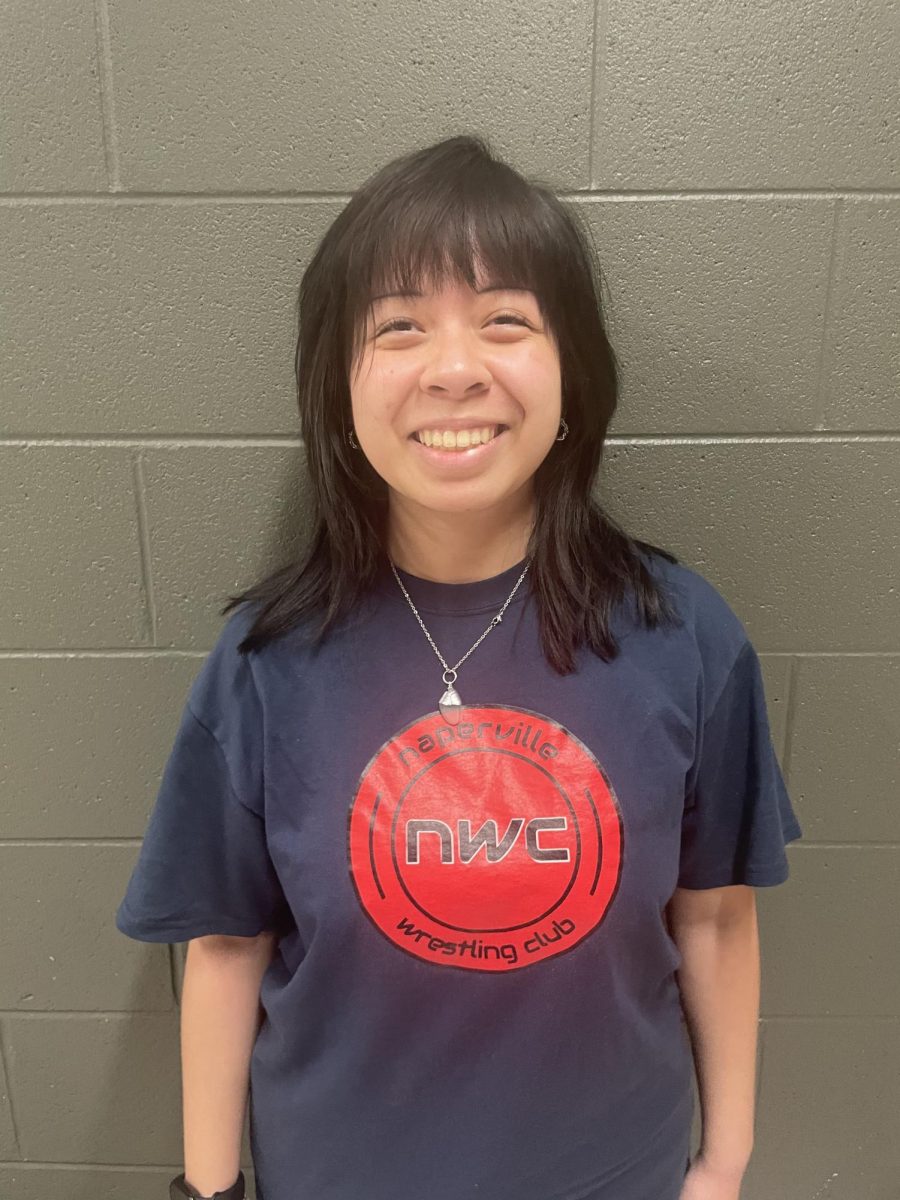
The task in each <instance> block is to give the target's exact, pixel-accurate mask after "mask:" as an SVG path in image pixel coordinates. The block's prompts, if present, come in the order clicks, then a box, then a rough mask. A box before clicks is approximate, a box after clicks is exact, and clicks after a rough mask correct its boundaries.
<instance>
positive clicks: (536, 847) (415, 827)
mask: <svg viewBox="0 0 900 1200" xmlns="http://www.w3.org/2000/svg"><path fill="white" fill-rule="evenodd" d="M348 858H349V865H350V877H351V879H352V881H353V886H354V887H355V889H356V893H357V895H358V897H359V901H360V903H361V905H362V907H363V910H364V911H365V913H366V914H367V916H368V917H369V918H370V919H371V921H372V922H373V924H374V925H375V926H376V927H377V928H378V929H379V930H380V931H381V933H382V934H384V936H385V937H386V938H388V939H389V940H390V941H391V942H393V943H394V945H395V946H398V947H399V948H400V949H401V950H405V951H406V952H407V954H412V955H414V956H415V957H416V958H421V959H424V960H425V961H426V962H430V963H435V964H436V965H438V966H449V967H461V968H463V969H466V970H472V971H511V970H517V969H519V968H521V967H526V966H530V965H531V964H532V963H536V962H541V961H542V960H544V959H547V958H553V957H554V956H555V955H557V954H564V953H565V952H566V951H567V950H571V949H572V948H573V947H574V946H577V945H578V943H579V942H580V941H582V940H583V939H584V938H585V937H587V935H588V934H589V933H590V932H591V931H592V930H593V929H595V928H596V926H597V925H598V924H599V923H600V921H601V920H602V919H603V915H604V913H605V912H606V910H607V908H608V907H609V904H610V902H611V900H612V898H613V896H614V895H615V893H616V890H617V888H618V885H619V876H620V865H621V861H622V820H621V815H620V812H619V806H618V801H617V800H616V796H615V793H614V792H613V789H612V787H611V785H610V783H609V780H608V779H607V778H606V775H605V774H604V772H603V768H602V767H601V766H600V764H599V763H598V762H597V760H596V758H594V756H593V754H591V752H590V750H588V748H587V747H586V746H585V745H584V743H583V742H581V741H579V739H578V738H577V737H575V736H574V734H572V733H570V732H569V731H568V730H567V729H564V728H563V727H562V726H561V725H559V724H557V723H556V722H555V721H552V720H551V719H550V718H549V717H546V716H544V715H543V714H542V713H537V712H533V711H532V710H531V709H527V708H514V707H511V706H508V705H486V706H483V707H476V706H469V705H466V707H465V708H464V709H463V713H462V719H461V720H460V723H459V724H458V725H448V724H447V723H446V722H445V721H444V719H443V717H442V716H441V715H440V713H429V714H428V715H427V716H425V717H421V718H419V719H418V720H416V721H413V722H412V723H411V724H410V725H408V726H407V727H406V728H405V729H402V730H401V731H400V732H399V733H397V734H396V735H395V736H394V737H392V738H391V739H390V740H389V741H387V742H385V744H384V745H383V746H382V747H381V748H380V749H379V750H378V752H377V753H376V754H375V755H374V756H373V757H372V759H371V760H370V761H369V763H368V765H367V766H366V768H365V770H364V771H363V773H362V776H361V778H360V781H359V786H358V788H357V790H356V795H355V796H354V798H353V801H352V803H351V805H350V813H349V821H348Z"/></svg>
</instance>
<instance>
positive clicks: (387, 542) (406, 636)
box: [116, 137, 801, 1200]
mask: <svg viewBox="0 0 900 1200" xmlns="http://www.w3.org/2000/svg"><path fill="white" fill-rule="evenodd" d="M599 283H600V273H599V269H598V267H597V264H596V261H595V256H594V252H593V246H592V243H591V241H590V238H589V235H588V233H587V230H586V228H585V227H583V226H582V225H581V224H580V222H579V220H578V218H577V217H576V215H575V211H574V210H570V209H569V208H568V207H567V206H565V205H564V204H562V203H561V202H560V201H559V200H558V199H556V198H555V197H554V195H553V193H552V191H551V189H550V188H549V187H545V186H542V185H539V184H535V183H533V182H528V181H526V180H525V179H523V178H522V177H521V176H520V175H519V174H518V173H516V172H515V171H514V170H512V169H511V168H510V167H509V166H508V165H506V164H504V163H503V162H501V161H499V160H498V159H497V158H496V157H495V156H494V155H492V154H491V153H490V151H489V149H488V147H487V146H486V144H485V143H484V142H483V141H482V140H481V139H479V138H475V137H456V138H451V139H449V140H447V141H444V142H441V143H439V144H438V145H435V146H432V147H429V148H426V149H424V150H422V151H420V152H417V153H413V154H410V155H408V156H406V157H403V158H400V159H398V160H396V161H394V162H391V163H389V164H388V165H387V166H386V167H384V169H382V170H381V171H379V172H378V173H377V174H376V175H375V176H374V177H373V178H372V179H370V180H369V181H368V182H367V183H366V184H365V185H364V186H363V187H362V188H361V189H360V190H359V191H358V192H357V193H356V194H355V195H354V196H353V197H352V199H351V201H350V203H349V204H348V205H347V206H346V207H345V209H344V210H343V211H342V212H341V214H340V216H339V217H338V218H337V220H336V221H335V222H334V224H333V225H332V226H331V228H330V229H329V230H328V232H327V233H326V235H325V237H324V239H323V240H322V242H321V244H320V245H319V247H318V249H317V251H316V253H315V255H314V256H313V259H312V261H311V263H310V265H309V267H308V269H307V271H306V273H305V275H304V278H303V282H302V286H301V289H300V323H299V330H300V332H299V342H298V353H297V379H298V385H299V404H300V417H301V427H302V436H303V443H304V447H305V455H306V467H307V470H308V479H309V486H310V492H311V498H312V504H313V518H314V527H313V530H312V535H311V537H310V539H309V543H308V545H307V547H306V551H305V554H304V556H303V558H302V561H299V562H296V563H291V564H290V565H288V566H286V567H284V568H283V569H281V570H279V571H277V572H276V573H275V574H273V575H271V576H270V577H269V578H267V579H265V580H263V581H262V582H260V583H258V584H257V585H256V586H255V587H253V588H251V589H250V590H249V591H247V592H245V593H243V594H242V595H240V596H237V597H234V598H232V599H231V602H230V603H229V604H228V605H227V606H226V607H225V609H224V610H223V611H224V613H229V612H231V615H230V617H229V619H228V620H227V622H226V623H225V625H224V627H223V629H222V631H221V633H220V635H219V637H218V639H217V642H216V644H215V646H214V648H213V650H212V652H211V654H210V655H209V657H208V658H207V659H206V661H205V663H204V665H203V667H202V669H201V671H200V672H199V674H198V676H197V677H196V679H195V681H194V683H193V685H192V687H191V690H190V694H189V696H188V699H187V703H186V705H185V708H184V711H183V713H182V718H181V724H180V728H179V730H178V734H177V738H176V741H175V745H174V747H173V749H172V753H171V757H170V759H169V761H168V764H167V766H166V770H165V773H164V776H163V780H162V785H161V789H160V792H159V796H158V798H157V801H156V806H155V808H154V810H153V813H152V815H151V818H150V821H149V824H148V827H147V831H146V835H145V838H144V842H143V845H142V848H141V853H140V856H139V859H138V862H137V865H136V867H135V870H134V873H133V875H132V878H131V880H130V882H129V885H128V890H127V893H126V894H125V896H124V899H123V901H122V903H121V905H120V907H119V910H118V912H117V914H116V923H117V927H118V928H119V929H120V930H121V931H122V932H123V933H124V934H127V935H128V936H129V937H133V938H138V939H141V940H145V941H151V942H153V941H155V942H179V941H189V942H190V946H189V949H188V956H187V970H186V976H185V981H184V992H183V997H182V1006H181V1007H182V1012H181V1051H182V1071H183V1105H184V1128H185V1171H184V1173H183V1174H182V1175H180V1176H179V1177H178V1178H177V1179H176V1180H173V1181H172V1184H171V1191H170V1194H171V1196H173V1197H175V1196H181V1195H192V1196H208V1195H211V1194H213V1193H215V1194H216V1195H218V1196H224V1197H227V1200H233V1198H234V1197H240V1196H242V1195H243V1188H244V1176H243V1174H242V1173H241V1172H239V1169H238V1168H239V1155H240V1139H241V1132H242V1127H243V1121H244V1117H245V1112H246V1101H247V1091H248V1085H249V1099H250V1138H251V1150H252V1156H253V1163H254V1169H255V1177H256V1185H257V1195H258V1196H259V1197H260V1200H464V1198H471V1200H477V1198H482V1200H679V1198H680V1200H738V1195H739V1188H740V1181H741V1176H742V1174H743V1172H744V1169H745V1167H746V1164H747V1159H748V1158H749V1155H750V1151H751V1148H752V1137H753V1111H752V1110H753V1094H754V1068H755V1048H756V1026H757V1018H758V972H759V959H758V942H757V936H756V924H755V907H754V892H753V888H754V887H759V886H764V887H765V886H770V885H774V884H778V883H781V882H783V881H784V880H785V879H786V878H787V876H788V864H787V858H786V855H785V844H786V843H788V842H790V841H793V840H794V839H796V838H798V837H800V836H801V829H800V826H799V824H798V822H797V818H796V816H795V814H794V812H793V809H792V807H791V802H790V800H789V798H788V795H787V792H786V790H785V786H784V781H783V779H782V775H781V772H780V770H779V766H778V763H777V760H776V757H775V752H774V749H773V746H772V742H771V739H770V731H769V724H768V720H767V713H766V704H765V698H764V693H763V683H762V676H761V673H760V666H759V660H758V657H757V654H756V652H755V650H754V648H753V646H752V645H751V643H750V641H749V639H748V636H747V633H746V630H745V629H744V626H743V625H742V623H741V621H740V620H739V618H738V617H737V615H736V614H735V613H734V612H733V610H732V609H731V608H730V607H729V605H728V604H727V603H726V601H725V600H724V599H723V597H722V596H721V595H720V594H719V593H718V591H717V590H716V589H715V588H714V587H713V585H712V584H710V583H709V582H707V581H706V580H705V579H704V578H703V577H702V576H701V575H700V574H698V573H697V572H695V571H693V570H692V569H690V568H689V567H687V566H684V565H682V564H680V563H679V562H678V560H677V559H676V557H675V556H674V555H672V554H670V553H668V552H667V551H665V550H663V549H660V548H659V547H656V546H653V545H652V544H650V543H647V542H643V541H639V540H637V539H636V538H633V537H630V536H629V535H628V534H627V533H626V532H624V531H623V530H622V529H621V528H620V527H619V526H618V525H617V524H616V523H615V522H614V521H613V520H611V519H610V517H609V516H608V515H607V514H606V513H605V512H604V511H603V509H602V507H601V505H600V503H599V501H598V499H597V498H596V496H595V495H594V485H595V482H596V476H597V471H598V468H599V466H600V461H601V456H602V452H603V446H604V439H605V437H606V432H607V428H608V426H609V423H610V420H611V418H612V416H613V413H614V412H615V408H616V396H617V374H618V372H617V365H616V360H615V357H614V353H613V350H612V348H611V346H610V343H609V341H608V339H607V335H606V331H605V326H604V320H603V315H602V309H601V303H600V296H601V293H600V287H599ZM231 610H234V611H231ZM260 1018H261V1020H260ZM692 1051H693V1053H692ZM695 1065H696V1066H697V1069H698V1082H699V1088H700V1098H701V1103H702V1116H703V1138H702V1143H701V1146H700V1150H699V1153H698V1155H697V1156H696V1157H695V1159H694V1161H693V1163H691V1162H690V1159H689V1149H690V1133H691V1126H692V1119H693V1090H692V1087H693V1068H694V1066H695ZM217 1189H218V1190H217Z"/></svg>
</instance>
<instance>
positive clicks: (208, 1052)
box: [181, 933, 275, 1196]
mask: <svg viewBox="0 0 900 1200" xmlns="http://www.w3.org/2000/svg"><path fill="white" fill-rule="evenodd" d="M274 946H275V935H274V934H269V933H262V934H260V935H259V936H258V937H249V938H247V937H224V936H218V935H215V936H210V937H201V938H194V939H193V940H192V941H190V942H189V943H188V950H187V962H186V964H185V973H184V986H183V988H182V997H181V1075H182V1113H183V1124H184V1163H185V1167H184V1174H185V1177H186V1179H187V1181H188V1183H190V1184H193V1186H194V1187H195V1188H197V1189H198V1190H199V1191H200V1192H202V1193H203V1195H205V1196H210V1195H212V1194H213V1192H216V1191H222V1190H224V1189H225V1188H228V1187H230V1186H231V1185H232V1184H233V1183H234V1181H235V1180H236V1179H237V1177H238V1172H239V1171H240V1155H241V1137H242V1134H243V1128H244V1117H245V1114H246V1106H247V1096H248V1089H249V1083H250V1055H251V1052H252V1050H253V1043H254V1041H255V1040H256V1034H257V1032H258V1030H259V1023H260V1015H261V1014H260V1009H259V987H260V983H261V982H262V977H263V974H264V973H265V970H266V967H267V966H268V965H269V962H270V961H271V958H272V953H273V951H274Z"/></svg>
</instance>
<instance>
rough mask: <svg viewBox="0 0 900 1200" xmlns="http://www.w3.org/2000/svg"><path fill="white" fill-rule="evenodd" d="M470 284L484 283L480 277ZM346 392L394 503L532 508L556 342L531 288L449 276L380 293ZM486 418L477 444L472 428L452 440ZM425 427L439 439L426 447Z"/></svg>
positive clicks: (549, 418)
mask: <svg viewBox="0 0 900 1200" xmlns="http://www.w3.org/2000/svg"><path fill="white" fill-rule="evenodd" d="M501 282H502V281H501ZM477 283H478V287H479V288H486V286H487V283H486V281H485V280H484V278H483V277H481V278H479V279H478V280H477ZM350 396H351V405H352V413H353V425H354V428H355V431H356V439H357V441H358V443H359V445H360V447H361V451H362V453H364V454H365V455H366V457H367V458H368V460H369V462H370V463H371V465H372V467H373V468H374V469H375V471H377V472H378V474H379V475H380V476H381V477H382V479H384V480H385V482H386V483H387V485H388V488H389V493H390V503H391V506H392V508H394V507H395V506H397V505H400V506H401V507H403V508H404V509H406V510H408V511H413V510H415V508H416V507H417V506H421V507H422V508H425V509H429V510H432V511H433V512H441V513H454V512H457V513H462V512H473V511H478V512H480V513H482V514H483V515H485V516H487V515H488V513H489V511H490V510H497V512H498V513H499V512H507V513H509V512H513V511H517V510H518V509H519V508H520V507H521V505H522V504H523V502H524V503H526V504H528V505H530V498H531V495H532V490H531V480H532V477H533V475H534V472H535V471H536V470H537V468H538V467H539V466H540V464H541V462H542V461H543V460H544V458H545V457H546V455H547V454H548V452H549V451H550V449H551V447H552V445H553V443H554V440H555V439H556V436H557V434H558V432H559V422H560V415H561V377H560V362H559V355H558V351H557V344H556V339H555V338H554V336H553V334H552V332H551V330H550V329H549V328H548V327H547V325H546V322H545V321H544V319H543V318H542V315H541V311H540V308H539V305H538V301H537V297H536V296H535V294H534V293H533V292H531V291H523V290H507V289H505V288H504V289H503V290H500V289H496V290H495V289H494V288H491V289H490V290H482V291H473V290H472V289H471V288H469V287H468V285H467V284H465V283H453V284H447V285H446V286H444V287H442V288H441V289H440V290H434V289H431V290H424V291H423V293H422V294H421V295H402V296H401V295H391V296H381V297H380V298H378V299H376V300H375V302H374V303H373V305H372V307H371V309H370V311H369V315H368V318H367V327H366V337H365V342H364V345H363V349H362V353H361V356H360V358H359V359H358V361H357V363H356V367H355V371H354V373H353V375H352V378H351V382H350ZM484 426H489V427H491V428H490V433H491V434H492V435H493V436H492V438H491V440H490V441H489V442H488V443H487V444H484V445H478V446H475V445H472V444H471V442H472V439H471V437H470V447H469V448H468V449H466V448H458V447H457V448H452V447H453V442H454V438H452V437H449V436H446V434H447V433H448V432H449V431H457V432H458V431H459V430H462V429H471V428H473V427H478V428H482V427H484ZM501 426H505V428H504V429H503V430H502V432H498V428H499V427H501ZM421 430H428V431H436V432H437V433H440V434H441V435H442V437H441V438H440V439H437V438H436V437H431V438H429V439H428V440H429V441H431V442H432V443H433V444H432V446H431V447H428V446H426V445H424V444H423V443H422V442H421V441H420V440H419V439H418V438H417V436H416V435H417V434H418V432H419V431H421ZM462 440H463V441H464V440H465V439H464V438H463V439H462ZM437 441H440V443H441V444H442V447H441V448H440V449H438V448H436V446H435V445H434V443H435V442H437Z"/></svg>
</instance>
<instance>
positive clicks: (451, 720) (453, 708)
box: [438, 684, 462, 725]
mask: <svg viewBox="0 0 900 1200" xmlns="http://www.w3.org/2000/svg"><path fill="white" fill-rule="evenodd" d="M438 707H439V708H440V710H441V715H442V716H443V718H444V720H445V721H446V722H447V724H448V725H458V724H459V717H460V713H461V711H462V700H460V698H459V692H458V691H457V690H456V688H455V687H453V686H452V684H451V686H450V687H448V688H447V690H446V692H444V694H443V696H441V698H440V700H439V701H438Z"/></svg>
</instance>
